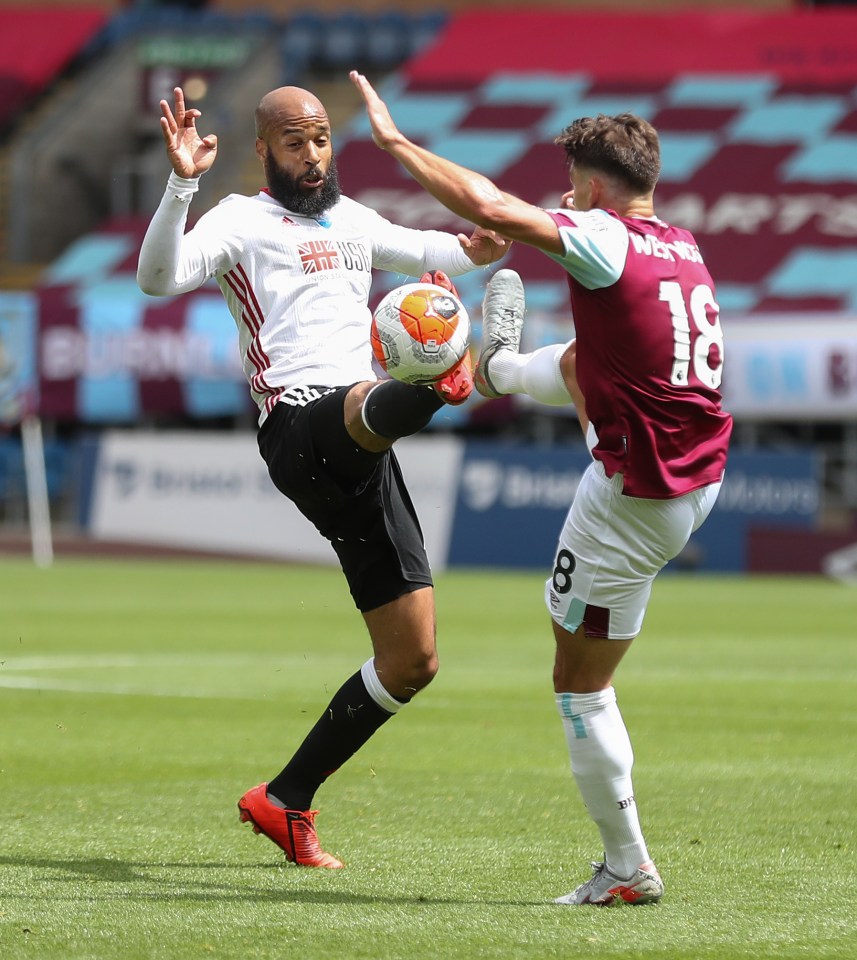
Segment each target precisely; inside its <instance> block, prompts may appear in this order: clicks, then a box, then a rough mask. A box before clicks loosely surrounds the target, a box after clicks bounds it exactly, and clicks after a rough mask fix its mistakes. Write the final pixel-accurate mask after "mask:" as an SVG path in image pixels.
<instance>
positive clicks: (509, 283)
mask: <svg viewBox="0 0 857 960" xmlns="http://www.w3.org/2000/svg"><path fill="white" fill-rule="evenodd" d="M524 305H525V301H524V284H523V283H522V282H521V277H520V276H519V274H517V273H516V272H515V271H514V270H505V269H504V270H498V271H497V272H496V273H495V274H494V276H493V277H491V279H490V280H489V281H488V286H487V287H486V288H485V297H484V299H483V301H482V349H481V350H480V351H479V358H478V359H477V361H476V372H475V373H474V375H473V381H474V383H475V385H476V389H477V390H478V391H479V393H481V394H482V396H483V397H488V398H489V399H491V400H496V399H497V397H502V396H503V393H502V391H500V390H498V389H497V388H496V387H495V386H494V384H493V383H492V382H491V376H490V374H489V364H490V361H491V358H492V357H493V356H494V354H495V353H497V351H498V350H511V351H512V352H513V353H517V352H518V351H519V350H520V348H521V329H522V327H523V325H524Z"/></svg>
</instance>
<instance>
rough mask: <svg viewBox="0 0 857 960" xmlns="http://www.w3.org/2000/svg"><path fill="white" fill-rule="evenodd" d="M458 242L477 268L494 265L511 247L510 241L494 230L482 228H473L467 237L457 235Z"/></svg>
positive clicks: (461, 234) (460, 234) (462, 234)
mask: <svg viewBox="0 0 857 960" xmlns="http://www.w3.org/2000/svg"><path fill="white" fill-rule="evenodd" d="M458 242H459V244H460V245H461V249H462V250H463V251H464V252H465V253H466V254H467V256H468V257H470V259H471V260H472V261H473V262H474V263H475V264H476V266H477V267H484V266H485V265H486V264H488V263H495V262H496V261H497V260H499V259H500V258H501V257H504V256H505V255H506V254H507V253H508V252H509V248H510V247H511V246H512V241H511V240H509V239H507V238H506V237H503V236H501V235H500V234H499V233H496V232H495V231H494V230H486V229H484V228H483V227H475V228H474V230H473V233H471V234H470V236H469V237H468V236H467V234H464V233H459V234H458Z"/></svg>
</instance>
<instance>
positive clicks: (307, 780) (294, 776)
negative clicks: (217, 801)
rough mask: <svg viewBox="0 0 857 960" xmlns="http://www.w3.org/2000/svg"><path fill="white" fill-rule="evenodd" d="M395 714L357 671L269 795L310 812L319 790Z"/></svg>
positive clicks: (335, 695)
mask: <svg viewBox="0 0 857 960" xmlns="http://www.w3.org/2000/svg"><path fill="white" fill-rule="evenodd" d="M392 716H393V714H391V713H387V711H386V710H382V709H381V707H379V706H378V704H377V703H375V701H374V700H373V699H372V697H370V696H369V693H368V691H367V690H366V684H365V683H364V682H363V677H362V675H361V673H360V671H359V670H358V671H357V673H355V674H354V676H353V677H349V678H348V680H346V681H345V683H343V684H342V686H341V687H340V688H339V690H337V691H336V693H335V694H334V697H333V699H332V700H331V701H330V704H329V705H328V707H327V709H326V710H325V711H324V713H323V714H322V715H321V716H320V717H319V719H318V722H317V723H316V725H315V726H314V727H313V728H312V730H310V732H309V733H308V734H307V736H306V739H305V740H304V742H303V743H302V744H301V745H300V746H299V747H298V749H297V751H296V753H295V755H294V756H293V757H292V759H291V760H289V762H288V764H286V766H285V768H284V769H283V770H282V772H281V773H278V774H277V776H276V777H274V779H273V780H271V781H270V782H269V783H268V792H269V793H270V794H271V795H272V796H274V797H276V798H277V799H278V800H279V801H280V802H281V803H284V804H285V805H286V807H287V808H288V809H289V810H308V809H309V807H310V804H311V803H312V798H313V797H314V796H315V792H316V790H318V788H319V787H320V786H321V784H322V783H324V781H325V780H326V779H327V778H328V777H329V776H330V775H331V774H332V773H334V772H335V771H336V770H338V769H339V767H341V766H342V764H343V763H345V761H346V760H348V759H349V757H352V756H353V755H354V754H355V753H356V752H357V751H358V750H359V749H360V747H362V746H363V744H364V743H366V741H367V740H368V739H369V738H370V737H371V736H372V734H373V733H375V731H376V730H377V729H378V728H379V727H380V726H381V725H382V724H384V723H386V722H387V721H388V720H389V719H390V717H392Z"/></svg>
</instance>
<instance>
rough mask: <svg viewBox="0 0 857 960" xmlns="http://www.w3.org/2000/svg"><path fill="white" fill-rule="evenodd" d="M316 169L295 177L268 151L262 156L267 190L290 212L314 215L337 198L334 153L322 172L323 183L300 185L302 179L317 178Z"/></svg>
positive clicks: (337, 189) (337, 180) (307, 215)
mask: <svg viewBox="0 0 857 960" xmlns="http://www.w3.org/2000/svg"><path fill="white" fill-rule="evenodd" d="M319 173H320V171H319V169H318V167H316V168H315V169H314V170H312V171H309V172H308V173H305V174H304V175H303V176H302V177H300V178H296V177H293V176H291V174H289V173H288V172H287V171H286V170H284V169H283V168H282V167H281V166H280V165H279V164H278V163H277V161H276V160H275V159H274V158H273V157H272V156H271V154H270V153H269V154H268V155H267V156H266V157H265V177H266V179H267V181H268V191H269V193H270V194H271V196H272V197H273V198H274V199H275V200H279V201H280V203H281V204H282V205H283V206H284V207H285V208H286V209H287V210H291V211H292V213H297V214H298V215H299V216H301V217H317V216H318V215H319V214H321V213H324V212H325V211H326V210H330V208H331V207H332V206H333V205H334V204H335V203H336V202H337V201H338V200H339V196H340V189H339V174H338V173H337V170H336V157H334V156H331V158H330V165H329V166H328V168H327V173H326V174H325V175H324V183H322V185H321V186H320V187H318V188H316V189H314V190H308V189H307V188H306V187H302V186H301V183H302V182H303V181H305V180H315V179H318V176H319Z"/></svg>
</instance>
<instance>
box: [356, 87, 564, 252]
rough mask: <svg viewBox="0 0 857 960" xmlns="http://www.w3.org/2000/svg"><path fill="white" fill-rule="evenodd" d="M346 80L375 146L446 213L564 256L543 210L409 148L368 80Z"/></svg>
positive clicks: (463, 169)
mask: <svg viewBox="0 0 857 960" xmlns="http://www.w3.org/2000/svg"><path fill="white" fill-rule="evenodd" d="M349 76H350V78H351V82H352V83H353V84H354V86H355V87H357V89H358V90H359V91H360V94H361V96H362V97H363V101H364V103H365V105H366V112H367V115H368V117H369V122H370V124H371V126H372V137H373V139H374V141H375V143H376V144H377V145H378V146H379V147H380V148H381V149H382V150H385V151H386V152H387V153H389V154H390V155H391V156H392V157H394V158H395V159H396V160H398V161H399V163H401V164H402V166H403V167H405V169H406V170H407V171H408V172H409V173H410V174H411V175H412V176H413V177H414V179H416V181H417V182H418V183H419V184H421V185H422V186H423V187H424V188H425V189H426V190H427V191H428V192H429V193H431V194H432V195H433V196H435V197H436V198H437V199H438V200H440V202H441V203H442V204H443V205H444V206H445V207H447V208H448V209H450V210H452V211H453V213H456V214H458V215H459V216H460V217H463V218H464V219H465V220H470V222H471V223H475V224H476V225H477V226H479V227H483V228H485V229H487V230H493V231H495V232H496V233H498V234H500V235H501V236H503V237H508V238H509V239H511V240H519V241H521V242H522V243H527V244H529V245H531V246H534V247H538V248H539V249H541V250H545V251H546V252H548V253H562V252H563V249H564V248H563V243H562V240H561V238H560V236H559V231H558V230H557V227H556V224H555V223H554V222H553V220H552V219H551V217H550V216H548V214H547V213H545V211H544V210H541V209H540V208H538V207H534V206H533V205H532V204H529V203H526V202H524V201H523V200H520V199H519V198H517V197H514V196H512V195H511V194H509V193H505V192H504V191H502V190H500V188H499V187H497V186H496V185H495V184H494V183H493V182H492V181H491V180H489V179H488V178H487V177H484V176H482V174H479V173H476V172H475V171H473V170H468V169H467V168H466V167H461V166H459V165H458V164H456V163H452V161H450V160H445V159H444V158H443V157H439V156H437V155H436V154H433V153H431V152H430V151H428V150H426V149H425V148H423V147H420V146H417V144H415V143H412V142H411V141H410V140H408V138H407V137H406V136H405V135H404V134H403V133H402V132H401V131H400V130H399V129H398V127H397V126H396V124H395V123H394V122H393V118H392V117H391V115H390V111H389V110H388V109H387V105H386V104H385V103H384V101H383V100H382V99H381V98H380V97H379V96H378V94H377V93H376V92H375V89H374V87H373V86H372V84H371V83H369V81H368V80H367V79H366V77H364V76H363V74H361V73H358V72H357V71H356V70H352V72H351V73H350V75H349ZM462 246H464V244H462ZM465 249H466V248H465Z"/></svg>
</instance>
